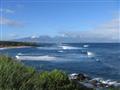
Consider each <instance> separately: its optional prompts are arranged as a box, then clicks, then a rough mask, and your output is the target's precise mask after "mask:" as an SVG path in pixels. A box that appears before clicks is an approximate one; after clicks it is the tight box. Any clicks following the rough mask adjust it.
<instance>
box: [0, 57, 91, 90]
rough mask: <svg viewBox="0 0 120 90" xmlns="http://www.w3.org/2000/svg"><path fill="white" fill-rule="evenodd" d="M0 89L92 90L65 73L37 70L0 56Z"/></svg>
mask: <svg viewBox="0 0 120 90" xmlns="http://www.w3.org/2000/svg"><path fill="white" fill-rule="evenodd" d="M0 90H93V89H90V88H87V87H84V86H80V85H78V84H77V83H76V82H75V81H71V80H69V78H68V76H67V74H66V73H64V72H62V71H59V70H53V71H51V72H48V71H44V72H37V71H36V70H35V69H34V68H32V67H28V66H25V65H23V64H22V63H20V62H18V61H17V60H15V59H12V58H10V57H7V56H0Z"/></svg>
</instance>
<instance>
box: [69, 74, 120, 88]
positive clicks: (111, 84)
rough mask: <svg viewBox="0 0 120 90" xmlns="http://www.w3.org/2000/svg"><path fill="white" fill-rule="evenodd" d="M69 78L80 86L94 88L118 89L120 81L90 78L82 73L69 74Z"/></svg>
mask: <svg viewBox="0 0 120 90" xmlns="http://www.w3.org/2000/svg"><path fill="white" fill-rule="evenodd" d="M69 79H70V80H73V81H75V82H76V83H78V84H80V85H82V86H85V87H87V88H92V89H95V90H120V82H118V81H112V80H104V79H102V78H91V77H90V76H88V75H86V74H82V73H79V74H77V73H73V74H70V75H69ZM110 88H113V89H110Z"/></svg>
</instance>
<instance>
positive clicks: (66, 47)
mask: <svg viewBox="0 0 120 90" xmlns="http://www.w3.org/2000/svg"><path fill="white" fill-rule="evenodd" d="M59 47H60V48H61V49H64V50H70V49H82V48H79V47H72V46H65V45H64V46H59Z"/></svg>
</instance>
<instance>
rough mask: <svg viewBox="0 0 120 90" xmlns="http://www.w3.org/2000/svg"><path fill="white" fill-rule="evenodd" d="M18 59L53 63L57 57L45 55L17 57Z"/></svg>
mask: <svg viewBox="0 0 120 90" xmlns="http://www.w3.org/2000/svg"><path fill="white" fill-rule="evenodd" d="M16 59H18V60H36V61H52V60H56V57H54V56H49V55H44V56H33V55H32V56H30V55H23V56H22V55H16Z"/></svg>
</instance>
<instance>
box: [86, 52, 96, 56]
mask: <svg viewBox="0 0 120 90" xmlns="http://www.w3.org/2000/svg"><path fill="white" fill-rule="evenodd" d="M87 55H88V57H94V56H95V54H94V53H93V52H90V51H88V52H87Z"/></svg>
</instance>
